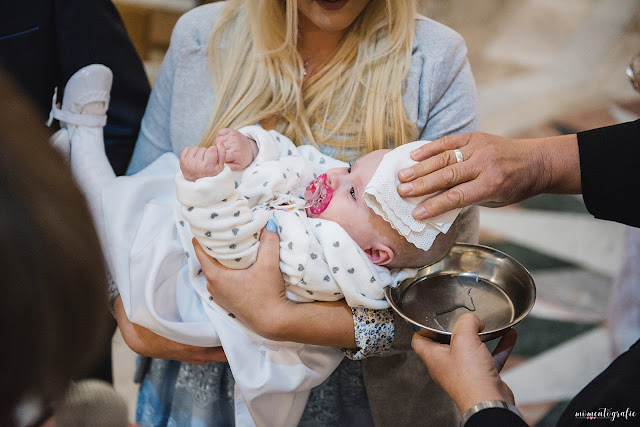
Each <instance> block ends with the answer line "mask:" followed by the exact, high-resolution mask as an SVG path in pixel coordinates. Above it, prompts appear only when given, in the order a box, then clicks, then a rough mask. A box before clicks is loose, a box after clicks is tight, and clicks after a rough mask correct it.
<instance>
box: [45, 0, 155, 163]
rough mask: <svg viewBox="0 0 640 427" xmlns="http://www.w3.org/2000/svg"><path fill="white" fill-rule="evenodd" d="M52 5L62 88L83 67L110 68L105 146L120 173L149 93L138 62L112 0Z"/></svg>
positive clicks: (60, 1) (59, 1)
mask: <svg viewBox="0 0 640 427" xmlns="http://www.w3.org/2000/svg"><path fill="white" fill-rule="evenodd" d="M54 8H55V10H54V19H55V25H54V28H55V37H56V46H57V49H58V58H59V64H60V71H61V78H62V84H61V85H60V87H64V85H65V83H66V82H67V81H68V80H69V78H70V77H71V76H72V75H73V73H75V72H76V71H77V70H79V69H80V68H82V67H84V66H85V65H89V64H93V63H98V64H104V65H106V66H107V67H109V68H110V69H111V71H113V87H112V90H111V101H110V103H109V111H108V112H107V116H108V120H107V125H106V126H105V128H104V136H105V147H106V151H107V157H109V161H110V162H111V165H112V166H113V168H114V170H115V171H116V173H117V174H118V175H121V174H124V172H125V171H126V169H127V166H128V164H129V160H130V159H131V154H132V153H133V147H134V145H135V142H136V139H137V137H138V131H139V130H140V121H141V120H142V115H143V114H144V109H145V106H146V104H147V100H148V98H149V92H150V87H149V82H148V80H147V77H146V74H145V71H144V67H143V65H142V61H141V60H140V58H139V56H138V54H137V52H136V51H135V48H134V47H133V45H132V43H131V41H130V39H129V36H128V34H127V32H126V29H125V27H124V25H123V23H122V19H121V18H120V15H119V14H118V11H117V10H116V8H115V6H114V5H113V3H112V2H111V1H110V0H57V1H55V2H54Z"/></svg>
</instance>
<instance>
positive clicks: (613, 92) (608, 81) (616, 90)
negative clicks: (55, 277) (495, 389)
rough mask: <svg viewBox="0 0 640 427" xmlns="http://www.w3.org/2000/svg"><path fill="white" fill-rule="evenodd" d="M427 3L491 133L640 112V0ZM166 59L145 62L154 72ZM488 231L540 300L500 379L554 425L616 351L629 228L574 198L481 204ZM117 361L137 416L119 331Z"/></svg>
mask: <svg viewBox="0 0 640 427" xmlns="http://www.w3.org/2000/svg"><path fill="white" fill-rule="evenodd" d="M129 1H134V0H129ZM139 1H148V0H139ZM162 1H163V0H154V2H156V3H158V2H160V3H162ZM164 1H165V2H169V3H170V2H171V0H164ZM420 8H421V11H422V13H424V14H426V15H427V16H430V17H432V18H434V19H436V20H439V21H441V22H443V23H445V24H447V25H449V26H451V27H452V28H454V29H456V30H457V31H458V32H460V33H461V34H462V35H463V36H464V37H465V39H466V41H467V45H468V47H469V58H470V62H471V66H472V69H473V71H474V74H475V77H476V80H477V83H478V95H479V104H480V119H481V127H482V129H483V130H485V131H487V132H492V133H498V134H501V135H505V136H518V137H534V136H546V135H553V134H562V133H572V132H575V131H578V130H582V129H588V128H592V127H598V126H604V125H607V124H613V123H617V122H620V121H627V120H631V119H634V118H636V117H638V115H639V114H640V95H639V94H637V93H636V92H634V91H633V89H632V87H631V85H630V84H629V82H628V79H627V77H626V75H625V69H626V66H627V64H628V62H629V58H630V57H631V56H632V55H633V54H635V53H637V52H640V19H639V17H640V15H639V13H640V0H563V1H556V0H483V1H481V2H479V1H474V0H426V1H421V2H420ZM160 56H161V55H160ZM157 65H158V62H157V61H150V62H148V63H147V67H148V71H149V74H150V76H151V77H153V73H154V70H156V69H157ZM481 227H482V236H481V240H482V243H484V244H487V245H489V246H492V247H495V248H496V249H500V250H502V251H504V252H507V253H509V254H510V255H512V256H514V257H515V258H516V259H518V260H519V261H520V262H522V263H523V264H524V265H525V266H526V267H527V268H528V269H529V270H530V271H531V273H532V275H533V277H534V279H535V281H536V286H537V290H538V298H537V301H536V305H535V307H534V309H533V311H532V313H531V315H530V316H529V317H528V318H526V319H525V320H524V321H522V322H521V323H520V324H519V325H518V326H517V329H518V332H519V336H520V338H519V341H518V344H517V345H516V348H515V350H514V354H513V356H512V357H511V359H510V361H509V363H508V365H507V366H506V367H505V370H504V371H503V373H504V375H503V377H504V379H505V381H506V382H507V384H509V386H510V387H511V388H512V389H513V391H514V394H515V397H516V401H517V405H518V407H519V408H520V409H521V411H522V412H523V414H524V415H525V417H526V419H527V421H528V422H529V424H531V425H539V426H546V425H555V421H556V420H557V417H558V416H559V414H560V412H561V410H562V408H563V407H564V406H565V405H566V402H567V401H568V400H569V399H570V398H571V397H572V396H573V395H575V394H576V393H577V392H578V391H579V390H580V389H581V388H582V387H583V386H584V385H585V384H586V383H587V382H588V381H589V380H590V379H591V378H593V377H594V376H595V375H596V374H597V373H598V372H600V371H601V370H602V369H603V368H604V367H606V365H607V364H608V363H609V362H610V361H611V360H612V358H613V350H612V348H611V345H610V333H609V330H608V329H607V325H606V322H605V320H606V316H607V309H608V308H607V307H608V299H609V292H610V289H611V285H612V283H613V281H614V279H615V277H616V275H617V272H618V268H619V266H620V262H621V257H622V255H623V238H624V236H625V234H626V233H627V232H628V229H627V228H626V227H624V226H621V225H618V224H614V223H609V222H604V221H599V220H595V219H593V218H592V217H591V216H590V215H588V213H587V212H586V209H585V207H584V204H583V203H582V200H581V198H580V197H576V196H538V197H536V198H533V199H531V200H529V201H526V202H524V203H521V204H519V205H518V206H514V207H509V208H501V209H483V210H482V212H481ZM635 336H636V337H638V336H640V331H637V334H636V335H635ZM114 360H115V361H114V371H115V372H114V373H115V385H116V388H117V390H118V391H119V392H121V393H122V394H123V395H125V396H126V397H127V399H128V401H129V402H130V404H131V414H132V416H133V407H134V404H135V403H134V402H135V393H136V386H135V384H133V383H132V381H131V378H132V372H133V367H134V360H135V359H134V356H133V354H132V353H131V352H130V351H129V350H128V349H127V348H126V345H124V343H123V342H122V340H121V338H120V337H119V336H118V335H116V336H115V337H114ZM614 409H615V408H614ZM622 409H626V408H622ZM631 409H632V410H636V411H640V404H639V406H638V407H637V408H631Z"/></svg>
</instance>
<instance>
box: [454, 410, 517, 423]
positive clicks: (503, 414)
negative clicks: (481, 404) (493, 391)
mask: <svg viewBox="0 0 640 427" xmlns="http://www.w3.org/2000/svg"><path fill="white" fill-rule="evenodd" d="M495 426H500V427H526V426H527V423H525V422H524V421H523V420H522V418H520V417H519V416H518V415H516V414H514V413H513V412H511V411H509V410H508V409H503V408H488V409H483V410H482V411H480V412H476V413H475V414H473V415H472V416H471V418H469V420H467V422H466V423H465V425H464V427H495Z"/></svg>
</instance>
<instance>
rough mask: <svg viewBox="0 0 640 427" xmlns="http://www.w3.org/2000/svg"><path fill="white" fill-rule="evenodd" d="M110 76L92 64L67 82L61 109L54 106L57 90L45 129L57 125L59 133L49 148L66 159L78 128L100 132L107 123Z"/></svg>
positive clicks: (56, 105) (103, 69)
mask: <svg viewBox="0 0 640 427" xmlns="http://www.w3.org/2000/svg"><path fill="white" fill-rule="evenodd" d="M112 83H113V73H112V72H111V70H110V69H109V68H108V67H106V66H104V65H102V64H91V65H87V66H86V67H83V68H81V69H80V70H78V71H76V73H75V74H74V75H73V76H71V78H70V79H69V81H68V82H67V84H66V86H65V89H64V95H63V97H62V105H60V104H59V103H57V96H58V88H56V90H55V92H54V94H53V100H52V102H51V112H50V113H49V120H48V121H47V125H48V126H51V123H52V122H53V120H54V119H56V120H59V121H60V130H59V131H58V132H56V133H55V134H53V136H51V139H50V141H51V144H52V145H53V146H54V147H56V148H57V149H58V150H59V151H60V152H61V154H62V155H63V157H64V158H65V159H67V160H68V159H69V156H70V153H71V145H70V143H71V139H72V138H73V136H74V134H75V131H76V129H77V127H78V126H80V127H86V128H95V129H102V128H103V127H104V125H105V124H106V123H107V114H106V113H107V109H108V108H109V95H110V92H111V84H112Z"/></svg>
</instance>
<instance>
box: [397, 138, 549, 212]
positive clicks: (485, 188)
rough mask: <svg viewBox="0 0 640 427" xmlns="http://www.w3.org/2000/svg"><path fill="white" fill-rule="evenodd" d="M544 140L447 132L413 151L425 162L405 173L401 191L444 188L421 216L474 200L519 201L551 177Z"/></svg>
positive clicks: (405, 194)
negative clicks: (459, 157) (458, 156)
mask: <svg viewBox="0 0 640 427" xmlns="http://www.w3.org/2000/svg"><path fill="white" fill-rule="evenodd" d="M540 143H541V141H540V140H516V139H509V138H504V137H501V136H495V135H489V134H486V133H482V132H471V133H465V134H460V135H450V136H445V137H443V138H440V139H437V140H435V141H433V142H431V143H428V144H424V145H423V146H422V147H420V148H418V149H416V150H414V151H413V152H412V153H411V158H412V159H413V160H415V161H417V162H419V163H417V164H415V165H413V166H412V167H410V168H406V169H403V170H401V171H400V173H399V175H398V177H399V179H400V181H401V182H403V184H400V186H399V187H398V193H399V194H400V195H401V196H402V197H414V196H424V195H427V194H431V193H435V192H437V191H441V190H444V191H443V192H442V193H441V194H438V195H436V196H434V197H431V198H429V199H427V200H426V201H424V202H423V203H422V204H421V205H420V206H418V207H417V208H416V209H415V210H414V212H413V216H414V217H415V218H416V219H418V220H421V219H425V218H429V217H433V216H435V215H439V214H441V213H444V212H447V211H449V210H451V209H454V208H463V207H466V206H470V205H473V204H479V205H482V206H487V207H498V206H506V205H509V204H511V203H516V202H519V201H521V200H523V199H525V198H527V197H531V196H533V195H536V194H538V193H539V192H540V191H541V190H542V189H543V188H544V187H545V185H546V181H547V180H548V179H549V177H548V176H547V175H549V172H550V171H548V170H547V169H548V168H547V165H546V163H545V158H544V155H543V154H544V150H541V146H540ZM454 150H459V153H458V154H461V155H462V160H459V159H458V158H457V156H456V153H455V151H454Z"/></svg>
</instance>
